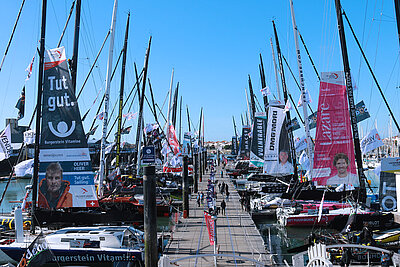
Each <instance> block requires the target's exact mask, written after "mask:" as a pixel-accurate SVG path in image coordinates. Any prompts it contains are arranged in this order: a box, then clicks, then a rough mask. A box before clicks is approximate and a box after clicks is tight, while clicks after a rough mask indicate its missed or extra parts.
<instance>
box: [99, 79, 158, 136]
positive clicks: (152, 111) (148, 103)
mask: <svg viewBox="0 0 400 267" xmlns="http://www.w3.org/2000/svg"><path fill="white" fill-rule="evenodd" d="M139 79H140V78H139ZM136 92H137V91H136ZM136 92H135V96H136ZM144 99H145V100H146V102H147V105H148V106H149V108H150V111H151V113H152V114H153V115H154V110H153V108H152V106H151V105H150V102H149V100H148V98H147V96H146V95H144ZM118 101H119V99H118V100H117V102H118ZM133 101H134V99H133V100H132V103H133ZM125 103H126V102H125ZM129 111H130V109H129V110H128V112H129ZM117 120H118V118H116V119H115V120H114V123H113V125H112V126H111V128H110V130H109V132H108V134H107V137H106V139H107V138H108V136H109V135H110V133H111V131H112V129H113V128H114V126H115V124H116V122H117ZM125 122H126V118H125V120H124V123H123V125H122V126H125Z"/></svg>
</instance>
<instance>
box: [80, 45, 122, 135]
mask: <svg viewBox="0 0 400 267" xmlns="http://www.w3.org/2000/svg"><path fill="white" fill-rule="evenodd" d="M121 55H122V51H121V53H120V54H119V57H118V60H117V63H116V64H115V67H114V69H113V72H112V74H111V80H110V81H112V79H113V77H114V74H115V71H116V70H117V67H118V62H119V60H120V58H121ZM82 88H83V87H82ZM81 92H82V91H80V92H79V93H81ZM104 98H105V94H104V95H103V98H102V99H101V103H100V106H99V109H98V110H97V113H96V115H97V114H99V111H100V107H101V105H102V104H103V101H104ZM96 99H97V97H96ZM77 100H78V98H77ZM92 106H93V105H92ZM114 108H115V106H114ZM114 108H113V110H112V112H111V116H112V113H113V112H114ZM90 109H91V108H89V109H88V111H86V113H85V116H84V117H83V118H85V117H86V115H87V114H88V113H89V111H90ZM111 116H110V117H111ZM82 120H83V119H82ZM94 121H96V118H95V120H94ZM93 125H94V124H92V127H93ZM92 127H90V128H92Z"/></svg>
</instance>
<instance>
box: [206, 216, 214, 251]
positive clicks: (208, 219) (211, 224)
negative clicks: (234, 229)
mask: <svg viewBox="0 0 400 267" xmlns="http://www.w3.org/2000/svg"><path fill="white" fill-rule="evenodd" d="M204 218H205V219H206V225H207V230H208V238H209V239H210V245H211V246H212V245H214V235H215V223H214V220H213V219H212V218H211V215H210V214H208V213H207V212H204Z"/></svg>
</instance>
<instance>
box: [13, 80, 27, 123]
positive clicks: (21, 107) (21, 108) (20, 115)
mask: <svg viewBox="0 0 400 267" xmlns="http://www.w3.org/2000/svg"><path fill="white" fill-rule="evenodd" d="M15 107H16V108H17V109H18V118H17V119H18V120H20V119H22V118H23V117H24V115H25V85H24V88H22V92H21V96H20V97H19V99H18V102H17V104H16V105H15Z"/></svg>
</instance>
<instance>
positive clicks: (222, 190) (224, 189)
mask: <svg viewBox="0 0 400 267" xmlns="http://www.w3.org/2000/svg"><path fill="white" fill-rule="evenodd" d="M218 189H219V192H220V193H221V195H222V196H223V195H224V194H225V195H226V201H229V195H230V193H229V186H228V184H226V183H225V182H222V184H221V183H218Z"/></svg>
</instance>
